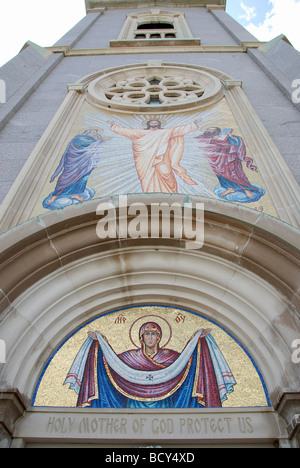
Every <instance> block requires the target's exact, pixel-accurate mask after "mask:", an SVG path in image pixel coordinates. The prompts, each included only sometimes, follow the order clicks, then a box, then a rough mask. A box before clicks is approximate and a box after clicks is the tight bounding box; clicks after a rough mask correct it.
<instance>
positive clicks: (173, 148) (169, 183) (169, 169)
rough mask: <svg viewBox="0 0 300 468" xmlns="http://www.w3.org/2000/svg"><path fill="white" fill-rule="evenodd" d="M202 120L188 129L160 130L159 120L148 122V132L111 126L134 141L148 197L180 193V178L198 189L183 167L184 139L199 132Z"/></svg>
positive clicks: (137, 164)
mask: <svg viewBox="0 0 300 468" xmlns="http://www.w3.org/2000/svg"><path fill="white" fill-rule="evenodd" d="M200 122H201V119H199V120H195V121H194V122H193V123H191V124H188V125H182V126H179V127H173V128H161V121H160V120H156V119H154V120H149V121H148V123H147V128H146V129H133V128H124V127H121V126H119V125H116V124H115V123H114V122H108V123H109V124H110V125H111V130H112V131H113V132H114V133H117V134H118V135H121V136H124V137H126V138H129V139H130V140H131V141H132V150H133V156H134V162H135V166H136V170H137V173H138V177H139V179H140V182H141V185H142V190H143V192H145V193H154V192H167V193H178V187H177V181H176V177H175V174H177V175H178V176H179V177H180V178H181V179H182V180H183V181H184V182H185V183H186V184H188V185H197V184H196V182H194V181H193V179H192V178H191V177H190V176H189V175H188V174H187V170H186V169H184V168H183V167H182V166H181V164H180V163H181V159H182V156H183V152H184V136H185V135H187V134H188V133H191V132H195V131H196V130H198V129H199V127H198V124H199V123H200Z"/></svg>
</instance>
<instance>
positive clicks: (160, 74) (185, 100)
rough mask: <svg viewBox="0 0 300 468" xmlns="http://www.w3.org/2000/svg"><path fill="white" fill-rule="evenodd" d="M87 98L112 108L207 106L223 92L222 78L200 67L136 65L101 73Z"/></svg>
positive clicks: (144, 109) (140, 110) (155, 108)
mask: <svg viewBox="0 0 300 468" xmlns="http://www.w3.org/2000/svg"><path fill="white" fill-rule="evenodd" d="M88 97H89V100H91V101H92V102H93V103H94V104H96V105H98V106H101V107H106V108H109V109H118V110H122V109H123V110H124V111H126V110H128V111H137V112H145V111H149V108H150V107H151V111H160V112H165V111H166V112H167V111H173V110H174V111H175V110H178V109H191V108H199V107H204V106H207V105H208V104H211V103H212V102H215V101H218V100H219V99H221V98H222V97H223V91H222V84H221V82H220V80H219V79H218V78H216V77H215V76H213V75H211V74H209V73H207V72H206V71H202V70H201V69H196V68H188V67H185V66H182V67H181V66H172V65H163V66H147V65H144V66H142V65H137V66H132V67H130V68H125V67H123V68H120V69H114V70H113V71H108V72H107V73H105V74H103V75H101V76H100V77H98V78H97V79H95V80H94V81H92V82H91V83H90V85H89V87H88Z"/></svg>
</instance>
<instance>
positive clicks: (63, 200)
mask: <svg viewBox="0 0 300 468" xmlns="http://www.w3.org/2000/svg"><path fill="white" fill-rule="evenodd" d="M103 142H104V139H102V137H101V135H100V134H99V132H98V130H97V129H90V130H86V131H85V132H83V133H82V134H80V135H77V136H75V137H74V138H73V139H72V140H71V141H70V143H69V144H68V146H67V148H66V150H65V152H64V154H63V156H62V158H61V160H60V163H59V165H58V167H57V169H56V170H55V172H54V174H53V175H52V177H51V179H50V182H51V183H52V182H54V180H55V179H56V178H57V177H58V180H57V183H56V187H55V190H54V192H52V193H51V194H50V195H49V196H48V197H47V198H46V199H45V200H44V203H43V206H44V208H48V209H52V210H53V209H54V210H55V209H57V208H61V207H63V206H66V205H68V204H72V203H78V202H83V201H85V200H88V199H90V198H92V197H93V196H94V195H95V192H94V190H93V189H91V188H88V187H87V182H88V179H89V176H90V174H91V172H92V171H93V169H95V168H96V167H97V166H98V165H99V162H100V156H101V153H102V145H103Z"/></svg>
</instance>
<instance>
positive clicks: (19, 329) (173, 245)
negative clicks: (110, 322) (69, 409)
mask: <svg viewBox="0 0 300 468" xmlns="http://www.w3.org/2000/svg"><path fill="white" fill-rule="evenodd" d="M129 199H130V200H131V202H134V201H137V200H138V201H139V202H143V203H145V204H146V205H147V206H149V205H150V204H151V203H152V202H162V201H164V202H170V199H172V203H173V202H174V201H175V199H176V201H178V202H180V203H182V204H183V203H184V201H185V197H184V196H181V195H178V196H174V195H173V196H172V197H171V198H170V196H169V195H158V194H157V195H139V196H134V195H133V196H131V197H129ZM197 201H198V202H202V203H203V202H204V203H205V224H204V227H205V241H204V245H203V247H202V248H201V249H199V250H187V249H185V248H184V239H151V238H149V239H121V240H120V239H110V240H106V241H100V240H99V238H98V237H97V234H96V225H97V222H98V220H99V217H98V216H97V214H96V211H97V206H98V204H99V200H93V201H91V202H89V203H86V204H82V205H80V206H74V207H69V208H67V209H65V210H63V211H57V212H52V213H47V214H45V215H43V216H41V217H39V218H35V219H32V220H29V221H28V222H26V223H24V224H23V225H20V226H18V227H16V228H14V229H12V230H10V231H8V232H6V233H5V234H3V235H2V236H1V270H0V271H1V302H0V306H1V337H5V341H6V349H7V355H6V364H5V365H2V368H1V385H2V393H1V399H2V404H3V401H6V403H7V401H8V400H9V404H8V407H9V408H10V411H7V412H6V413H7V414H8V413H10V417H9V421H10V423H8V422H5V418H7V414H6V416H4V417H3V421H2V424H4V425H5V427H6V430H7V431H8V432H9V433H10V436H11V437H12V438H14V437H16V439H15V440H18V438H20V439H23V440H25V441H26V437H25V438H24V433H23V432H24V427H22V423H21V426H20V421H22V420H26V418H28V415H30V416H32V415H31V413H30V411H31V409H30V402H31V400H32V396H33V392H34V389H35V387H36V384H37V381H38V379H39V376H40V374H41V372H42V370H43V368H44V366H45V364H46V362H47V361H48V360H49V358H50V356H51V354H52V353H53V351H54V350H55V349H57V347H58V346H60V344H61V343H62V342H63V341H64V340H65V338H66V337H67V336H68V335H70V334H71V333H72V332H73V331H74V330H76V329H77V328H78V327H79V326H82V325H83V324H84V323H87V322H88V321H90V320H91V319H92V318H93V317H96V316H99V315H101V314H102V313H107V312H109V311H112V310H116V309H118V308H125V307H128V306H132V305H134V306H138V305H144V304H158V305H168V306H173V307H182V308H186V309H188V310H190V311H194V312H196V313H199V314H202V315H205V316H206V317H208V318H210V319H211V320H214V321H215V322H216V323H218V324H219V325H220V326H222V327H224V328H226V329H227V330H229V331H230V333H231V334H232V335H233V336H235V337H236V338H237V339H238V340H239V342H241V343H242V345H243V346H244V347H245V349H247V350H248V351H249V353H250V354H251V356H252V357H253V358H254V360H255V362H256V363H257V366H258V368H259V369H260V371H261V373H262V375H263V378H264V381H265V384H266V387H267V390H268V393H269V396H270V400H271V404H272V406H273V408H274V410H277V411H278V413H276V411H275V413H274V414H276V415H278V414H279V415H280V416H283V417H284V418H285V424H286V427H285V428H284V430H283V432H282V433H281V436H280V437H281V438H282V439H285V438H287V436H288V435H289V436H290V438H291V439H292V440H294V441H293V443H296V442H295V437H296V436H297V430H298V426H297V422H296V420H295V414H292V412H291V405H294V407H295V401H296V402H297V401H298V403H297V404H298V405H299V365H298V366H297V365H296V364H295V363H294V362H293V360H292V357H291V356H292V348H291V347H292V343H293V342H294V341H295V340H296V339H297V338H299V335H300V321H299V259H300V256H299V232H298V231H297V229H295V228H293V227H291V226H289V225H287V224H285V223H282V222H281V221H279V220H277V219H273V218H271V217H269V216H266V215H263V214H262V213H260V212H255V211H253V210H249V209H247V208H243V207H240V206H238V205H232V204H230V203H224V202H220V201H216V200H209V199H205V200H204V199H197ZM114 203H115V204H116V209H118V207H117V198H116V200H114ZM8 395H9V396H8ZM21 415H22V416H23V417H22V418H21V419H20V420H19V422H18V424H17V426H16V427H14V422H16V420H17V419H18V417H19V416H21ZM24 415H25V416H24ZM280 421H281V419H280ZM28 424H30V418H29V419H28V421H27V420H26V427H27V428H28ZM285 424H284V426H285ZM280 427H282V426H280ZM285 431H286V436H284V435H282V434H285ZM29 432H30V430H29ZM276 437H277V438H280V437H278V435H277V436H275V439H276ZM271 438H272V437H271Z"/></svg>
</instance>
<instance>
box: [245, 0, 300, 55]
mask: <svg viewBox="0 0 300 468" xmlns="http://www.w3.org/2000/svg"><path fill="white" fill-rule="evenodd" d="M269 3H270V4H271V5H272V8H271V10H270V12H269V13H267V15H266V19H265V21H264V22H263V23H261V24H259V25H257V26H256V25H255V24H253V23H251V22H250V23H249V24H248V25H247V26H246V28H247V29H248V31H249V32H251V33H252V34H253V35H254V36H255V37H257V39H259V40H260V41H270V40H271V39H274V38H275V37H277V36H279V35H280V34H284V35H285V36H286V37H287V38H288V39H289V41H290V42H291V43H292V44H293V46H294V47H295V48H296V49H298V50H300V34H299V18H300V0H269Z"/></svg>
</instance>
